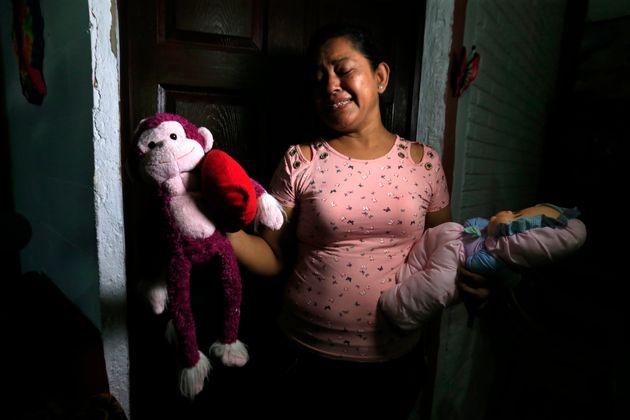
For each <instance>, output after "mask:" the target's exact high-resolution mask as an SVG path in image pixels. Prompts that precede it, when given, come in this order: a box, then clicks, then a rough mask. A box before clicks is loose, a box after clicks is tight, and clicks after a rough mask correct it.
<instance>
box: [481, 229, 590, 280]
mask: <svg viewBox="0 0 630 420" xmlns="http://www.w3.org/2000/svg"><path fill="white" fill-rule="evenodd" d="M584 241H586V227H585V226H584V223H582V222H581V221H580V220H579V219H571V220H569V222H568V224H567V226H565V227H556V228H553V227H541V228H535V229H531V230H528V231H526V232H521V233H518V234H515V235H511V236H502V237H499V238H495V237H488V238H486V248H487V249H488V251H490V252H491V253H492V254H494V255H496V256H497V257H499V258H501V259H502V260H503V261H504V262H506V263H508V264H510V265H516V266H519V267H523V268H529V267H537V266H540V265H543V264H548V263H552V262H554V261H556V260H558V259H560V258H563V257H565V256H567V255H569V254H571V253H573V252H575V251H577V250H578V249H579V248H580V247H581V246H582V245H583V244H584Z"/></svg>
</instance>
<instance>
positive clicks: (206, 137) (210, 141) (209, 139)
mask: <svg viewBox="0 0 630 420" xmlns="http://www.w3.org/2000/svg"><path fill="white" fill-rule="evenodd" d="M198 131H199V134H201V136H202V137H203V138H204V140H205V141H206V144H205V145H204V147H203V151H204V152H206V153H208V152H209V151H210V149H212V145H213V144H214V137H212V133H211V132H210V130H208V129H207V128H206V127H199V130H198Z"/></svg>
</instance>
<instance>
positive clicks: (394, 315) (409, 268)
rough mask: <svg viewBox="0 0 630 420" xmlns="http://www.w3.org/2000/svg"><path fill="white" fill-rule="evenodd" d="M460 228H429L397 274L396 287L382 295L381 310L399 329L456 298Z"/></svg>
mask: <svg viewBox="0 0 630 420" xmlns="http://www.w3.org/2000/svg"><path fill="white" fill-rule="evenodd" d="M462 232H463V227H462V225H460V224H458V223H443V224H441V225H439V226H436V227H434V228H431V229H428V230H427V231H426V232H425V233H424V235H422V237H421V238H420V240H419V241H418V242H417V243H416V244H415V245H414V247H413V248H412V249H411V252H410V254H409V257H408V259H407V263H406V264H405V265H403V266H402V268H401V269H400V271H399V272H398V274H397V275H396V281H397V284H396V285H395V286H393V287H391V288H389V289H388V290H386V291H385V292H383V294H382V295H381V300H380V308H381V310H382V311H383V312H384V313H385V314H386V316H387V317H388V318H389V320H390V321H392V322H393V323H394V324H396V325H397V326H398V327H400V328H402V329H405V330H411V329H415V328H418V327H421V326H422V325H423V323H424V322H425V321H427V320H428V319H429V318H431V317H432V316H433V315H435V314H436V313H437V312H438V311H439V310H440V309H442V308H444V307H445V306H447V305H448V304H450V303H451V302H452V301H453V300H455V299H456V297H457V287H456V286H455V278H456V276H457V268H458V267H459V265H460V264H463V263H464V260H465V254H464V244H463V242H462V239H461V238H462Z"/></svg>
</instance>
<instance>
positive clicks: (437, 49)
mask: <svg viewBox="0 0 630 420" xmlns="http://www.w3.org/2000/svg"><path fill="white" fill-rule="evenodd" d="M454 4H455V1H454V0H427V6H426V7H427V8H426V22H425V29H424V52H423V56H422V76H421V82H420V101H419V102H420V103H419V106H418V139H419V140H420V141H423V142H426V143H427V144H429V145H430V146H432V147H434V148H435V149H436V150H438V151H439V152H440V153H442V148H443V140H444V127H445V113H446V102H445V99H444V92H445V91H446V85H447V83H448V64H449V55H448V54H449V51H450V49H451V40H452V36H451V35H452V26H453V10H454Z"/></svg>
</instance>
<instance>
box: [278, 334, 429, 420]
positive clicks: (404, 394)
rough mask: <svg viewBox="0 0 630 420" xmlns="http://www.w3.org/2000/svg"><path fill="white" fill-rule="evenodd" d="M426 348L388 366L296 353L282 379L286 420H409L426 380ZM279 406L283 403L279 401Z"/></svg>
mask: <svg viewBox="0 0 630 420" xmlns="http://www.w3.org/2000/svg"><path fill="white" fill-rule="evenodd" d="M421 350H422V347H421V346H420V345H418V346H417V347H416V349H415V350H414V351H412V352H410V353H408V354H407V355H405V356H403V357H401V358H399V359H396V360H393V361H388V362H383V363H363V362H348V361H338V360H331V359H327V358H324V357H320V356H317V355H314V354H311V353H309V352H307V351H305V350H300V349H297V348H295V347H294V348H293V351H292V352H293V356H292V357H289V359H288V360H289V361H290V364H289V365H288V366H286V368H285V370H284V372H283V376H284V377H283V378H282V380H281V382H282V384H283V386H282V389H281V390H279V391H280V392H282V394H284V395H279V400H282V401H284V402H285V403H284V404H281V405H282V406H281V407H279V412H282V413H283V415H284V418H287V419H348V420H351V419H360V420H363V419H366V420H367V419H386V420H396V419H405V420H406V419H407V418H408V416H409V414H410V412H411V411H412V409H413V407H414V404H415V402H416V400H417V398H418V396H419V393H420V390H421V388H422V385H423V379H424V378H425V376H426V375H425V364H424V358H423V354H422V351H421ZM276 401H278V400H276Z"/></svg>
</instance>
